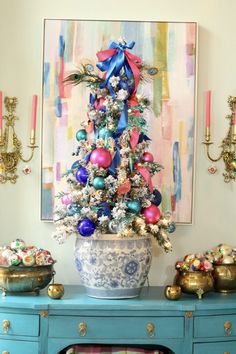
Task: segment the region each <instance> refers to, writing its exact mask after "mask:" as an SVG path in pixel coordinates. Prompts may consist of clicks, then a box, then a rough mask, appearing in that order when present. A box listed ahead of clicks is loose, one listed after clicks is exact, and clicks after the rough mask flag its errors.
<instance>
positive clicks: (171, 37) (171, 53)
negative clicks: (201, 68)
mask: <svg viewBox="0 0 236 354" xmlns="http://www.w3.org/2000/svg"><path fill="white" fill-rule="evenodd" d="M175 40H176V39H175V32H174V30H173V29H172V30H170V32H169V35H168V49H167V50H168V54H167V58H168V70H169V71H173V64H174V56H175V45H174V43H175Z"/></svg>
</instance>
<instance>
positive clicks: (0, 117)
mask: <svg viewBox="0 0 236 354" xmlns="http://www.w3.org/2000/svg"><path fill="white" fill-rule="evenodd" d="M0 130H2V91H0Z"/></svg>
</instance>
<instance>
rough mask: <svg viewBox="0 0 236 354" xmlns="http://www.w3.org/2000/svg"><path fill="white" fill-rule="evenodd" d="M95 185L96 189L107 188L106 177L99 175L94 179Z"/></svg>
mask: <svg viewBox="0 0 236 354" xmlns="http://www.w3.org/2000/svg"><path fill="white" fill-rule="evenodd" d="M93 186H94V188H95V189H104V188H105V179H104V177H102V176H97V177H95V178H94V180H93Z"/></svg>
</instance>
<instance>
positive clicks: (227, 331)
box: [224, 321, 232, 336]
mask: <svg viewBox="0 0 236 354" xmlns="http://www.w3.org/2000/svg"><path fill="white" fill-rule="evenodd" d="M224 329H225V334H226V336H231V333H232V323H231V322H230V321H225V323H224Z"/></svg>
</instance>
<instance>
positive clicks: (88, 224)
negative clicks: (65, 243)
mask: <svg viewBox="0 0 236 354" xmlns="http://www.w3.org/2000/svg"><path fill="white" fill-rule="evenodd" d="M95 229H96V225H95V223H94V222H93V220H91V219H88V218H86V219H83V220H81V221H79V223H78V225H77V230H78V232H79V234H80V235H81V236H85V237H88V236H91V235H92V234H93V233H94V230H95Z"/></svg>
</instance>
